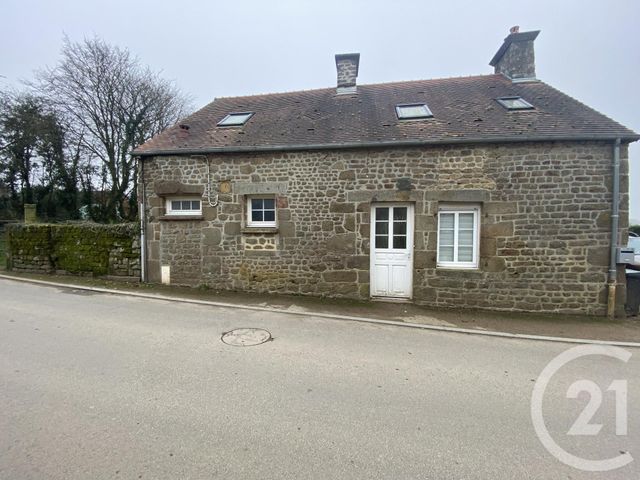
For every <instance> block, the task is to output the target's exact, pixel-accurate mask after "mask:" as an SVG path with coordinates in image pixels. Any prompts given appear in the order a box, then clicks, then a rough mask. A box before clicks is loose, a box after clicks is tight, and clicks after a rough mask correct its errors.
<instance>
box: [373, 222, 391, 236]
mask: <svg viewBox="0 0 640 480" xmlns="http://www.w3.org/2000/svg"><path fill="white" fill-rule="evenodd" d="M388 233H389V222H376V235H387V234H388Z"/></svg>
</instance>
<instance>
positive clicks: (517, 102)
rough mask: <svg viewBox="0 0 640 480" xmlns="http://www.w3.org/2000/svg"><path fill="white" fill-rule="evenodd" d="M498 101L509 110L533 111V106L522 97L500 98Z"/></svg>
mask: <svg viewBox="0 0 640 480" xmlns="http://www.w3.org/2000/svg"><path fill="white" fill-rule="evenodd" d="M496 100H497V101H498V103H499V104H500V105H502V106H503V107H504V108H506V109H507V110H531V109H532V108H533V105H531V104H530V103H529V102H527V101H526V100H525V99H524V98H522V97H500V98H496Z"/></svg>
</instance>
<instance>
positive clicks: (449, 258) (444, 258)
mask: <svg viewBox="0 0 640 480" xmlns="http://www.w3.org/2000/svg"><path fill="white" fill-rule="evenodd" d="M439 259H440V261H441V262H453V245H451V246H445V245H440V248H439Z"/></svg>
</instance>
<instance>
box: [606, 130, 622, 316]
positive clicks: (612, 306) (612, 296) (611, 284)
mask: <svg viewBox="0 0 640 480" xmlns="http://www.w3.org/2000/svg"><path fill="white" fill-rule="evenodd" d="M612 174H613V188H612V199H611V246H610V250H609V275H608V278H607V285H608V290H609V293H608V297H607V317H609V318H610V319H612V318H614V316H615V313H616V287H617V282H618V266H617V258H616V256H617V255H616V253H617V247H618V228H619V226H620V139H619V138H616V141H615V142H614V144H613V172H612Z"/></svg>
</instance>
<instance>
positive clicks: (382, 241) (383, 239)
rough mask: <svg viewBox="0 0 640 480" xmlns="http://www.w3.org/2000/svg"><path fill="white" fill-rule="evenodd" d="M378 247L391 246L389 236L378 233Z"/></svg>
mask: <svg viewBox="0 0 640 480" xmlns="http://www.w3.org/2000/svg"><path fill="white" fill-rule="evenodd" d="M376 248H389V236H388V235H376Z"/></svg>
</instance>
